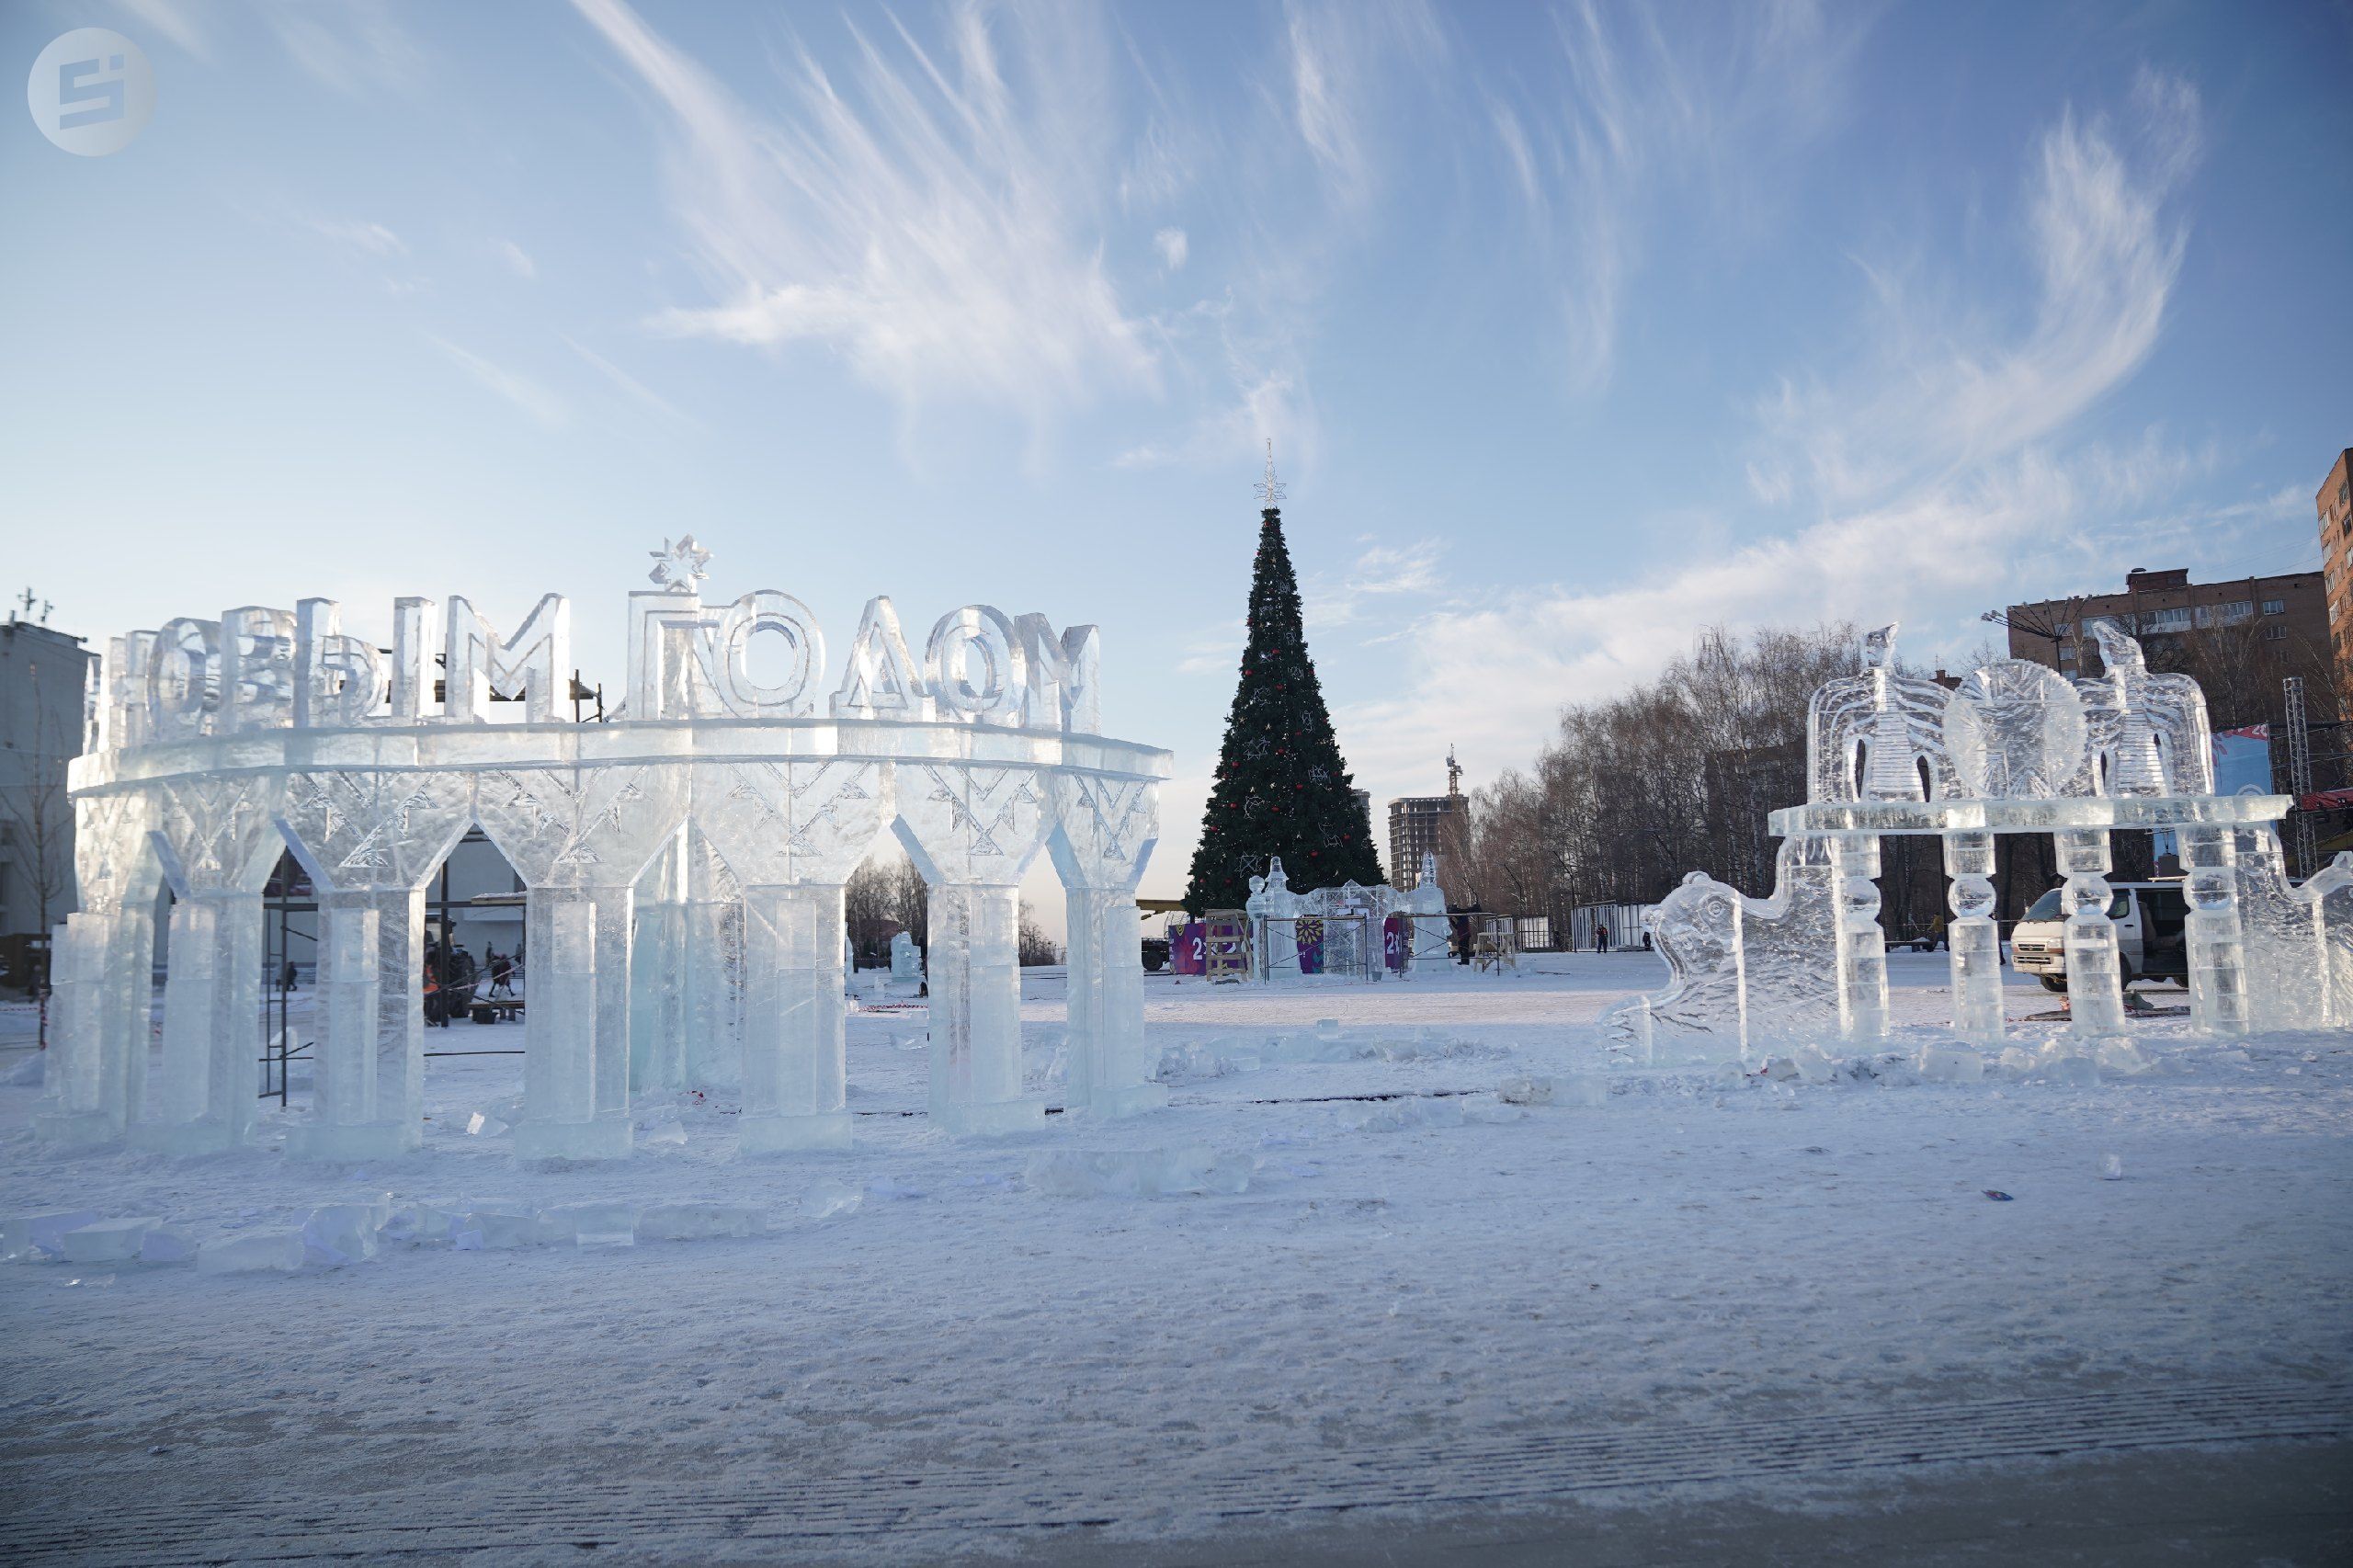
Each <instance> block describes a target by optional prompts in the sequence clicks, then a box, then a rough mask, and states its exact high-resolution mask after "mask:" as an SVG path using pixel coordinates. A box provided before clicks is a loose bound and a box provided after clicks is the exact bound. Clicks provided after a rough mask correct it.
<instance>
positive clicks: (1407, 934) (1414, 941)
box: [1243, 854, 1448, 981]
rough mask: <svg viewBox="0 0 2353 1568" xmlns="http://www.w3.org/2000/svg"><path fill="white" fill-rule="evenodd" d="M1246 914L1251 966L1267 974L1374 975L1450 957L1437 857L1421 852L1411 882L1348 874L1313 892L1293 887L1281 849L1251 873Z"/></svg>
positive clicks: (1419, 969) (1423, 967)
mask: <svg viewBox="0 0 2353 1568" xmlns="http://www.w3.org/2000/svg"><path fill="white" fill-rule="evenodd" d="M1243 915H1244V916H1245V919H1246V920H1247V921H1248V923H1249V930H1250V973H1251V976H1252V978H1253V979H1256V980H1262V981H1279V980H1296V979H1299V978H1300V977H1301V976H1302V975H1305V974H1311V973H1313V974H1323V975H1327V976H1330V977H1333V978H1335V979H1354V980H1373V979H1378V978H1379V977H1380V976H1381V975H1382V974H1384V973H1398V974H1408V975H1410V974H1415V973H1426V972H1428V971H1432V970H1434V969H1436V968H1438V966H1440V965H1442V964H1444V963H1445V962H1446V960H1447V936H1448V919H1447V914H1446V895H1445V893H1444V892H1441V891H1440V889H1439V886H1438V858H1437V857H1436V856H1435V855H1429V854H1425V855H1424V856H1423V857H1422V869H1421V878H1420V880H1419V881H1417V882H1416V883H1415V885H1414V887H1412V888H1411V889H1408V890H1403V891H1401V890H1399V889H1397V888H1393V887H1391V886H1389V885H1388V884H1386V883H1383V884H1382V885H1381V886H1379V887H1370V888H1369V887H1365V886H1363V885H1362V884H1360V883H1358V882H1343V883H1341V884H1340V885H1339V886H1338V887H1332V888H1318V889H1315V890H1314V891H1313V892H1296V891H1294V890H1293V889H1292V887H1291V885H1290V876H1289V874H1288V873H1286V872H1285V871H1284V869H1283V863H1282V858H1281V857H1279V856H1278V857H1276V858H1274V859H1273V860H1272V861H1271V862H1270V863H1269V864H1268V865H1267V874H1266V875H1265V876H1263V877H1253V878H1251V879H1250V897H1249V899H1248V900H1247V901H1246V902H1245V904H1244V907H1243Z"/></svg>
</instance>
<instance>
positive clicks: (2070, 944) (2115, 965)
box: [2052, 828, 2124, 1037]
mask: <svg viewBox="0 0 2353 1568" xmlns="http://www.w3.org/2000/svg"><path fill="white" fill-rule="evenodd" d="M2052 838H2053V839H2054V840H2055V841H2056V842H2057V844H2058V848H2059V874H2060V875H2061V876H2063V877H2064V878H2065V879H2066V892H2067V906H2068V915H2067V1011H2068V1013H2069V1014H2070V1015H2071V1017H2072V1018H2073V1020H2074V1025H2075V1032H2076V1033H2077V1034H2080V1035H2088V1036H2095V1037H2097V1036H2101V1035H2115V1034H2122V1033H2123V1032H2124V977H2123V970H2122V967H2121V963H2120V959H2119V958H2118V955H2117V950H2116V924H2115V922H2114V921H2112V920H2110V919H2109V917H2108V904H2109V898H2110V896H2111V894H2110V891H2109V885H2108V871H2109V867H2110V866H2111V865H2112V864H2113V862H2112V861H2111V860H2110V859H2109V851H2108V833H2107V830H2106V829H2104V828H2066V829H2063V830H2061V831H2060V832H2058V833H2055V834H2053V835H2052Z"/></svg>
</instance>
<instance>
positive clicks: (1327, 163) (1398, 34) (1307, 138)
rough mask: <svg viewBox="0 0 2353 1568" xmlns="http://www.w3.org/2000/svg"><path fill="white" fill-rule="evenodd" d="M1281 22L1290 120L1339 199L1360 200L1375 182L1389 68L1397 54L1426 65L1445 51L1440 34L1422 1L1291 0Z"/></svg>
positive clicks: (1369, 193)
mask: <svg viewBox="0 0 2353 1568" xmlns="http://www.w3.org/2000/svg"><path fill="white" fill-rule="evenodd" d="M1285 23H1286V28H1285V31H1286V34H1287V37H1286V40H1285V41H1286V44H1287V52H1288V55H1289V65H1290V81H1289V84H1288V85H1289V87H1290V110H1291V118H1292V122H1293V123H1294V124H1295V125H1296V126H1297V128H1298V131H1299V135H1300V138H1301V140H1302V141H1303V142H1305V143H1306V145H1307V147H1308V150H1309V151H1310V152H1311V153H1313V155H1314V159H1315V162H1316V165H1318V166H1319V167H1320V168H1321V169H1322V170H1323V172H1324V176H1325V177H1326V178H1327V179H1328V180H1329V182H1330V184H1331V187H1332V188H1333V190H1334V192H1335V193H1336V197H1337V199H1338V200H1339V201H1340V203H1341V204H1342V205H1344V206H1350V207H1355V206H1361V205H1363V204H1364V203H1365V202H1367V201H1368V200H1370V199H1371V197H1372V195H1373V193H1374V190H1375V188H1376V187H1377V186H1378V184H1379V166H1378V163H1377V160H1376V158H1375V155H1374V145H1375V141H1376V135H1377V128H1378V127H1379V125H1380V124H1381V120H1382V119H1383V117H1384V114H1385V112H1386V111H1387V110H1388V109H1390V108H1392V104H1391V102H1389V101H1388V100H1387V97H1386V95H1385V93H1384V90H1383V89H1384V85H1385V81H1386V78H1387V76H1388V73H1389V71H1390V69H1391V68H1392V65H1393V64H1394V62H1396V61H1397V60H1398V59H1400V58H1403V59H1404V60H1407V61H1410V62H1413V63H1414V64H1415V65H1416V66H1418V67H1419V68H1420V69H1421V70H1422V71H1425V72H1427V71H1428V70H1430V69H1431V68H1432V67H1434V66H1435V65H1436V64H1437V63H1438V62H1439V61H1440V60H1441V59H1442V58H1443V57H1444V56H1445V54H1446V53H1447V46H1446V36H1445V34H1444V32H1443V31H1441V30H1440V28H1439V27H1438V20H1437V17H1435V16H1434V15H1433V14H1432V13H1431V11H1430V9H1429V7H1428V6H1426V5H1424V4H1422V3H1421V0H1386V3H1383V4H1374V3H1371V0H1351V3H1349V4H1346V5H1333V4H1325V3H1317V4H1308V3H1296V4H1293V5H1292V6H1290V8H1289V10H1288V12H1287V15H1286V17H1285Z"/></svg>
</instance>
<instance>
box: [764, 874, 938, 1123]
mask: <svg viewBox="0 0 2353 1568" xmlns="http://www.w3.org/2000/svg"><path fill="white" fill-rule="evenodd" d="M842 898H843V889H842V884H840V883H838V882H831V883H803V884H798V885H791V886H781V887H778V886H769V887H753V888H748V889H746V890H745V894H744V940H745V1010H744V1116H743V1119H742V1120H741V1122H740V1123H739V1124H738V1126H737V1130H736V1136H737V1140H738V1146H739V1147H740V1148H741V1149H742V1150H743V1151H744V1153H747V1154H771V1153H785V1152H788V1151H791V1150H799V1149H847V1148H848V1147H849V1143H850V1118H849V1113H848V1112H847V1110H845V1109H844V1108H843V1094H844V1083H843V1073H842V1062H843V1057H844V1045H845V1033H844V1015H845V1011H846V1007H845V1004H844V1002H843V998H842V978H843V977H842V932H843V917H842ZM935 903H936V895H935Z"/></svg>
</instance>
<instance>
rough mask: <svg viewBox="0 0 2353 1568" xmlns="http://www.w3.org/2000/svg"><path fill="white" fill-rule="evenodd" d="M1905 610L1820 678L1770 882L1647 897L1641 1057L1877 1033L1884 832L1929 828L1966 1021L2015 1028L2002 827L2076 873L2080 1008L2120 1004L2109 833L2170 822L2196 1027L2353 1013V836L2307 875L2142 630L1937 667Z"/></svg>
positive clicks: (2096, 1022) (1631, 1029)
mask: <svg viewBox="0 0 2353 1568" xmlns="http://www.w3.org/2000/svg"><path fill="white" fill-rule="evenodd" d="M1895 631H1896V629H1895V628H1894V627H1893V626H1888V627H1885V628H1882V629H1881V630H1880V631H1874V632H1872V633H1870V636H1869V637H1868V638H1866V639H1865V640H1864V643H1863V649H1862V668H1861V669H1860V671H1859V673H1858V674H1856V675H1853V676H1845V677H1842V678H1840V679H1837V680H1834V681H1831V682H1830V683H1828V684H1827V685H1825V686H1824V687H1822V688H1821V689H1820V690H1819V691H1817V692H1816V693H1815V694H1814V697H1813V704H1812V706H1811V708H1810V710H1809V712H1808V715H1807V730H1806V778H1807V800H1806V802H1805V803H1804V804H1803V805H1800V806H1792V807H1788V808H1785V809H1783V810H1780V811H1777V812H1773V813H1772V815H1771V817H1770V819H1769V821H1770V824H1771V826H1772V830H1773V832H1774V833H1776V834H1778V835H1781V838H1782V843H1781V847H1780V852H1779V875H1778V881H1777V885H1776V886H1775V888H1774V891H1773V894H1772V896H1771V897H1770V898H1764V899H1756V898H1749V897H1747V896H1745V894H1743V893H1741V892H1739V891H1738V890H1737V889H1735V888H1732V887H1728V886H1726V885H1725V884H1723V883H1722V882H1719V881H1715V880H1714V879H1712V878H1711V877H1707V876H1704V875H1702V874H1700V873H1699V872H1696V871H1695V872H1693V873H1692V874H1691V875H1690V876H1688V877H1687V878H1686V879H1684V882H1683V885H1682V886H1681V887H1679V888H1677V889H1676V890H1675V892H1672V893H1670V894H1668V895H1667V897H1666V898H1665V901H1664V902H1662V903H1661V904H1660V905H1659V907H1658V909H1657V910H1656V911H1655V912H1654V915H1652V916H1651V921H1650V924H1651V927H1652V930H1653V933H1654V939H1655V942H1656V945H1657V948H1658V950H1659V952H1660V953H1661V954H1662V955H1663V956H1664V957H1665V960H1666V963H1667V968H1668V970H1669V971H1670V974H1671V976H1672V979H1671V982H1670V983H1669V984H1668V986H1667V988H1666V990H1665V991H1663V992H1660V993H1658V994H1655V995H1652V996H1647V997H1643V998H1639V999H1637V1000H1636V1001H1635V1002H1633V1003H1631V1004H1630V1005H1629V1006H1626V1007H1624V1008H1621V1009H1620V1010H1619V1012H1618V1013H1617V1014H1616V1016H1615V1020H1616V1022H1617V1024H1618V1026H1619V1028H1620V1030H1621V1031H1622V1033H1623V1034H1624V1036H1625V1037H1627V1038H1628V1039H1629V1040H1631V1042H1632V1043H1633V1044H1634V1046H1635V1047H1636V1049H1637V1051H1638V1052H1639V1053H1640V1054H1641V1055H1643V1057H1644V1059H1646V1060H1648V1061H1653V1062H1714V1061H1727V1060H1740V1059H1746V1058H1750V1057H1753V1056H1755V1055H1756V1054H1758V1053H1759V1052H1761V1051H1768V1050H1770V1049H1773V1048H1775V1047H1777V1046H1778V1047H1790V1046H1794V1045H1798V1044H1804V1043H1820V1042H1823V1041H1825V1040H1846V1041H1849V1042H1860V1041H1868V1040H1877V1039H1880V1038H1882V1037H1883V1036H1885V1035H1886V1033H1887V1029H1888V1015H1887V973H1886V960H1885V948H1884V944H1883V942H1882V938H1881V931H1880V926H1879V891H1878V889H1877V888H1876V887H1875V886H1874V885H1873V879H1875V878H1876V877H1877V876H1878V875H1879V869H1880V858H1879V840H1880V838H1881V836H1882V835H1888V834H1903V835H1920V834H1933V835H1937V836H1938V837H1939V838H1941V839H1942V840H1943V843H1944V858H1945V868H1946V872H1947V875H1948V876H1949V878H1950V879H1951V889H1950V893H1949V904H1950V907H1951V910H1952V919H1951V921H1950V922H1949V925H1948V926H1947V932H1948V935H1949V945H1950V949H1951V965H1952V992H1953V1009H1954V1017H1953V1021H1952V1027H1953V1029H1954V1032H1955V1033H1957V1034H1959V1035H1961V1037H1962V1038H1963V1039H1965V1040H1970V1041H1972V1042H1974V1043H1976V1044H1980V1045H1996V1044H1999V1043H2000V1041H2001V1040H2002V1038H2003V1027H2004V1026H2003V1017H2002V975H2001V944H2000V937H1999V932H1998V929H1997V927H1996V926H1995V921H1994V903H1995V895H1994V880H1993V879H1994V840H1995V835H2000V834H2005V833H2048V834H2050V835H2052V838H2053V839H2054V840H2055V841H2056V844H2057V847H2058V859H2059V868H2060V870H2061V872H2062V874H2063V876H2064V878H2065V892H2066V905H2067V908H2068V910H2069V912H2070V913H2069V915H2068V918H2067V925H2066V944H2067V975H2068V992H2069V1003H2070V1012H2071V1016H2072V1028H2073V1029H2074V1031H2075V1033H2076V1034H2077V1035H2079V1036H2082V1037H2086V1038H2087V1039H2088V1040H2092V1041H2095V1042H2096V1041H2097V1040H2102V1039H2105V1038H2108V1037H2112V1036H2115V1035H2117V1034H2119V1033H2120V1032H2121V1031H2122V1029H2123V1027H2124V999H2123V986H2122V973H2121V969H2120V963H2119V960H2118V955H2117V943H2116V933H2115V929H2114V927H2113V926H2112V924H2111V922H2110V921H2109V914H2108V910H2109V901H2110V896H2111V895H2110V890H2109V885H2108V882H2107V881H2106V878H2107V874H2108V872H2109V869H2111V862H2110V859H2109V833H2110V832H2111V831H2113V830H2115V829H2118V828H2133V829H2150V828H2165V829H2169V830H2171V831H2172V832H2174V833H2175V834H2176V835H2177V836H2178V838H2179V841H2180V845H2181V860H2182V865H2183V868H2184V870H2185V872H2186V881H2187V890H2186V891H2187V894H2188V903H2189V915H2188V946H2189V985H2190V1010H2191V1014H2192V1017H2193V1020H2194V1022H2195V1024H2196V1026H2197V1028H2200V1030H2202V1031H2204V1032H2207V1033H2210V1034H2215V1035H2244V1034H2249V1033H2255V1032H2260V1031H2265V1030H2270V1029H2282V1028H2320V1027H2339V1028H2342V1027H2347V1026H2348V1025H2353V855H2339V856H2338V857H2337V858H2336V863H2335V864H2334V865H2332V866H2330V867H2329V868H2327V869H2325V870H2323V871H2321V872H2320V873H2319V874H2318V875H2316V876H2313V878H2311V879H2310V880H2309V881H2306V882H2304V883H2303V884H2302V885H2301V886H2296V885H2291V884H2290V882H2289V881H2288V880H2287V878H2286V876H2285V875H2284V873H2283V870H2282V861H2281V856H2280V849H2279V835H2278V832H2277V830H2276V828H2275V826H2274V824H2276V823H2278V821H2279V819H2280V817H2282V816H2283V815H2285V814H2286V812H2287V811H2288V809H2289V807H2290V805H2291V804H2292V802H2291V801H2290V800H2289V799H2288V798H2287V797H2286V796H2282V795H2228V796H2224V795H2217V794H2215V793H2214V778H2213V761H2212V756H2211V747H2210V737H2209V733H2208V728H2207V720H2206V700H2205V697H2204V695H2203V694H2202V693H2201V692H2200V690H2199V688H2198V685H2197V683H2196V682H2195V681H2193V680H2191V679H2189V678H2188V676H2171V675H2158V674H2154V673H2152V672H2151V671H2150V669H2149V667H2148V665H2147V663H2146V661H2145V660H2144V659H2143V656H2142V653H2141V648H2140V645H2139V644H2138V643H2137V642H2134V641H2133V640H2132V639H2131V638H2130V637H2127V636H2124V635H2123V634H2122V633H2120V631H2117V630H2116V629H2115V628H2113V627H2112V626H2109V625H2106V624H2097V625H2096V628H2095V634H2096V635H2097V638H2098V640H2099V644H2100V653H2101V658H2102V663H2103V664H2104V665H2105V666H2106V673H2105V674H2104V675H2102V676H2099V677H2097V678H2096V679H2090V680H2084V681H2069V680H2067V679H2064V678H2063V677H2062V676H2059V675H2058V674H2056V673H2055V672H2053V671H2052V670H2049V669H2046V668H2044V667H2043V666H2042V665H2035V664H2029V663H2027V662H2025V661H2023V660H2017V659H2006V660H2001V661H1998V662H1996V663H1995V664H1992V665H1986V666H1985V667H1984V668H1983V669H1979V670H1975V671H1973V672H1972V673H1971V674H1970V676H1968V677H1967V678H1966V679H1965V680H1963V681H1962V682H1961V684H1960V686H1959V687H1957V688H1955V689H1951V690H1948V689H1947V688H1946V687H1943V686H1942V685H1940V684H1939V683H1938V682H1936V681H1932V680H1927V679H1923V678H1920V677H1917V676H1906V675H1904V674H1903V673H1901V672H1900V671H1899V670H1898V669H1897V668H1896V667H1895V662H1894V647H1895Z"/></svg>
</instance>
